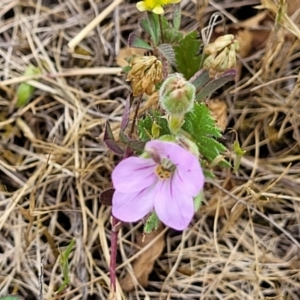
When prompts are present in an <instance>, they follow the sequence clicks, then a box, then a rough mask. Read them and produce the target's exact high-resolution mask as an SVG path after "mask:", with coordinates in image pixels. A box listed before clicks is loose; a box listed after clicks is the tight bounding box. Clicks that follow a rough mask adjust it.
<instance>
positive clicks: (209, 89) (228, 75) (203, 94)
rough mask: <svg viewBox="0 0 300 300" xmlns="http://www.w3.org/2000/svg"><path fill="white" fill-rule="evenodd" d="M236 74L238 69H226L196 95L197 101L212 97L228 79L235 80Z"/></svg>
mask: <svg viewBox="0 0 300 300" xmlns="http://www.w3.org/2000/svg"><path fill="white" fill-rule="evenodd" d="M235 76H236V70H235V69H231V70H227V71H225V72H224V73H223V74H221V75H220V76H219V77H218V78H214V79H212V80H211V81H209V82H208V83H207V84H206V85H205V86H204V87H203V88H202V89H201V90H200V92H199V93H198V94H197V95H196V101H204V100H205V99H206V98H208V97H210V96H211V94H212V93H213V92H214V91H216V90H217V89H219V88H220V87H222V86H223V85H224V84H226V83H227V82H228V81H231V80H234V78H235Z"/></svg>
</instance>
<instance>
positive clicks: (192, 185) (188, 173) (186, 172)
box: [172, 157, 205, 197]
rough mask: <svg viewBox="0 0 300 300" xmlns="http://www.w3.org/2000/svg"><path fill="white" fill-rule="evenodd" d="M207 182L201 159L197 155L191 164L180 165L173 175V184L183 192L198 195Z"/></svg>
mask: <svg viewBox="0 0 300 300" xmlns="http://www.w3.org/2000/svg"><path fill="white" fill-rule="evenodd" d="M204 182H205V178H204V174H203V171H202V168H201V166H200V163H199V161H198V160H197V158H196V157H195V161H194V163H192V164H190V165H182V164H181V165H179V166H177V169H176V171H175V173H174V175H173V177H172V184H173V185H174V186H176V188H177V189H178V190H179V191H180V192H182V193H183V194H186V195H190V196H193V197H195V196H197V195H198V194H199V191H200V190H202V189H203V186H204Z"/></svg>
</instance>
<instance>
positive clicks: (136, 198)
mask: <svg viewBox="0 0 300 300" xmlns="http://www.w3.org/2000/svg"><path fill="white" fill-rule="evenodd" d="M153 190H154V189H153V187H150V188H146V189H144V190H142V191H139V192H137V193H120V192H118V191H115V193H114V196H113V200H112V214H113V216H114V217H116V218H117V219H119V220H120V221H123V222H136V221H138V220H141V219H142V218H143V217H145V216H146V215H147V214H148V213H149V212H151V211H152V210H153V206H154V205H153V204H154V203H153V202H154V201H153V200H154V198H153Z"/></svg>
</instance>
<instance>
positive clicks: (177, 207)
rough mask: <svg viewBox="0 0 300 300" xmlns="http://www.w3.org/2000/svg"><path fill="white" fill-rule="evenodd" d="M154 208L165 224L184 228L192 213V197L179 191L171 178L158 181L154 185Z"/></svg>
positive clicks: (188, 222)
mask: <svg viewBox="0 0 300 300" xmlns="http://www.w3.org/2000/svg"><path fill="white" fill-rule="evenodd" d="M154 210H155V212H156V214H157V216H158V218H159V219H160V220H161V221H162V222H163V223H164V224H165V225H167V226H169V227H171V228H174V229H176V230H184V229H186V228H187V227H188V225H189V224H190V222H191V220H192V218H193V215H194V202H193V197H192V196H189V195H186V194H183V193H181V192H180V191H179V190H178V189H177V188H176V187H175V186H174V185H173V184H172V181H171V180H165V181H159V182H158V183H157V184H156V186H155V198H154Z"/></svg>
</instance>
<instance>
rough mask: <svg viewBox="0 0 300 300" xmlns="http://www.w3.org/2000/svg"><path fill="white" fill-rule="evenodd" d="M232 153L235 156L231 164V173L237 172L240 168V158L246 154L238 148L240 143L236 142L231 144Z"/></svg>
mask: <svg viewBox="0 0 300 300" xmlns="http://www.w3.org/2000/svg"><path fill="white" fill-rule="evenodd" d="M233 151H234V153H235V154H236V157H235V160H234V162H233V171H234V172H237V170H238V169H239V168H240V164H241V160H242V157H243V156H244V155H245V154H246V150H243V149H242V148H241V146H240V143H239V142H238V141H237V140H236V141H234V143H233Z"/></svg>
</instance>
